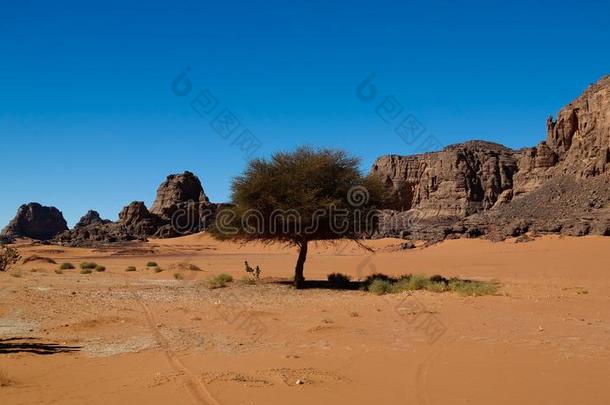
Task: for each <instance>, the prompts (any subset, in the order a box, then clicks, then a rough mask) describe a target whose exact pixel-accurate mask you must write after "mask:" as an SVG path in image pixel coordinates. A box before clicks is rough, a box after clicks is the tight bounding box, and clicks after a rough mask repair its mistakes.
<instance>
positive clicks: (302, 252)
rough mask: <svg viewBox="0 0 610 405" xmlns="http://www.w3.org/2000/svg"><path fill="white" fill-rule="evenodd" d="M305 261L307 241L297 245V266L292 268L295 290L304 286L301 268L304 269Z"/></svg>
mask: <svg viewBox="0 0 610 405" xmlns="http://www.w3.org/2000/svg"><path fill="white" fill-rule="evenodd" d="M305 260H307V241H306V240H304V241H303V242H301V243H300V245H299V258H298V259H297V265H296V267H295V268H294V286H295V287H296V288H303V287H304V284H305V277H303V268H304V267H305Z"/></svg>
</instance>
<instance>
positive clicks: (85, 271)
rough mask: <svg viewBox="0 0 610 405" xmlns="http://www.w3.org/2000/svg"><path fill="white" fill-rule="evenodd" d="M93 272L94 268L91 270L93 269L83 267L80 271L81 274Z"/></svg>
mask: <svg viewBox="0 0 610 405" xmlns="http://www.w3.org/2000/svg"><path fill="white" fill-rule="evenodd" d="M91 273H93V270H91V269H82V270H81V271H80V274H91Z"/></svg>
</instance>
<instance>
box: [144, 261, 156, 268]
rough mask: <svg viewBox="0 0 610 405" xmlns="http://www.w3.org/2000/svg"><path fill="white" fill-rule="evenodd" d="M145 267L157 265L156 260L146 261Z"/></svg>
mask: <svg viewBox="0 0 610 405" xmlns="http://www.w3.org/2000/svg"><path fill="white" fill-rule="evenodd" d="M146 267H158V265H157V263H156V262H148V263H146Z"/></svg>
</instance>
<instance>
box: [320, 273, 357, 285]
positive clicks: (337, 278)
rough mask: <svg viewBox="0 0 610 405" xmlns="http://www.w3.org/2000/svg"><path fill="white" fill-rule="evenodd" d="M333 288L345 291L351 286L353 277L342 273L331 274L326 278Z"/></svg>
mask: <svg viewBox="0 0 610 405" xmlns="http://www.w3.org/2000/svg"><path fill="white" fill-rule="evenodd" d="M326 278H327V279H328V283H329V284H330V286H331V287H332V288H340V289H345V288H348V287H349V285H350V281H351V277H350V276H348V275H345V274H341V273H331V274H329V275H328V276H326Z"/></svg>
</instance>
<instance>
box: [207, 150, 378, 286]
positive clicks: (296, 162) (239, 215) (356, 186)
mask: <svg viewBox="0 0 610 405" xmlns="http://www.w3.org/2000/svg"><path fill="white" fill-rule="evenodd" d="M359 165H360V161H359V159H358V158H355V157H353V156H350V155H349V154H348V153H347V152H344V151H341V150H331V149H314V148H309V147H301V148H298V149H297V150H295V151H293V152H279V153H275V154H274V155H273V156H271V158H270V159H253V160H252V161H250V163H249V165H248V167H247V168H246V170H245V172H244V174H243V175H241V176H238V177H236V178H235V180H234V181H233V184H232V195H231V200H232V202H233V203H234V204H235V205H234V206H233V207H232V208H231V212H232V214H233V215H231V217H232V219H231V220H230V221H228V222H227V221H225V222H224V223H222V224H220V223H216V224H215V225H214V226H212V227H210V229H209V232H210V233H211V234H212V235H213V236H215V237H217V238H219V239H232V240H238V241H243V242H250V241H262V242H264V243H265V242H266V243H281V244H287V245H292V246H295V247H297V248H298V250H299V255H298V258H297V262H296V266H295V269H294V285H295V287H297V288H303V287H304V285H305V277H304V267H305V261H306V259H307V251H308V246H309V242H314V241H328V242H329V243H332V242H331V241H335V240H337V239H342V238H345V239H352V240H355V241H357V240H359V239H361V238H362V233H363V231H364V232H372V231H374V228H375V226H376V222H375V221H370V219H371V218H370V216H369V213H370V212H372V211H374V210H376V209H377V208H379V207H381V206H383V204H384V203H385V200H386V191H385V188H384V185H383V183H382V182H381V181H380V179H379V178H378V177H377V176H365V175H363V174H362V173H361V172H360V168H359ZM305 180H306V181H305ZM335 210H336V211H337V212H338V211H341V212H345V213H346V214H345V215H344V216H343V214H342V221H343V223H342V225H341V229H340V230H338V229H337V227H336V226H334V224H333V222H334V219H333V218H332V217H333V213H332V212H334V211H335ZM252 211H254V212H256V213H257V215H256V216H252V215H248V214H249V213H252ZM355 211H357V212H358V215H352V214H354V213H355ZM278 212H281V213H284V214H282V215H278ZM288 212H296V213H297V215H298V216H299V217H300V218H314V217H315V218H316V225H317V226H315V227H311V229H309V227H308V229H309V230H308V231H305V232H304V229H302V227H301V226H300V225H301V224H300V221H298V220H295V218H294V215H293V214H290V215H287V214H285V213H288ZM244 218H248V219H251V220H252V221H244V220H243V219H244ZM229 230H230V232H229Z"/></svg>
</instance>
